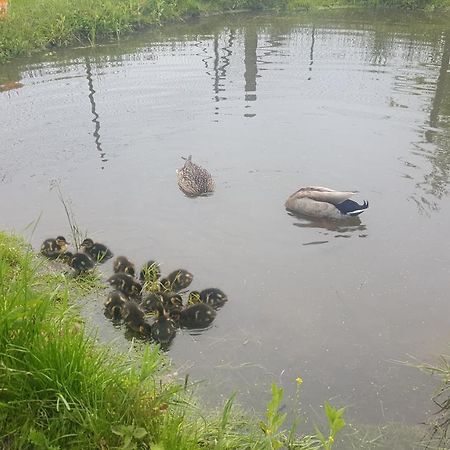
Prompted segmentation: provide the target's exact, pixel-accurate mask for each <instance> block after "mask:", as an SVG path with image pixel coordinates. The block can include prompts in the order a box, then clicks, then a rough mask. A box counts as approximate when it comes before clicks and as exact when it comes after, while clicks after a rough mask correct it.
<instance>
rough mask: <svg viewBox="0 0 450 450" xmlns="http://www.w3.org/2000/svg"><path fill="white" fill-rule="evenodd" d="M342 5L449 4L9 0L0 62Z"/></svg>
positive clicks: (408, 0) (406, 3) (408, 4)
mask: <svg viewBox="0 0 450 450" xmlns="http://www.w3.org/2000/svg"><path fill="white" fill-rule="evenodd" d="M345 5H357V6H394V7H400V8H433V7H440V8H449V7H450V0H101V1H100V0H77V1H73V0H10V5H9V10H8V14H7V15H6V16H5V17H3V18H0V63H1V62H5V61H7V60H8V59H11V58H13V57H16V56H20V55H26V54H29V53H31V52H33V51H37V50H42V49H46V48H52V47H62V46H66V45H69V44H74V43H77V42H78V43H80V42H81V43H90V44H91V45H94V44H95V43H96V42H97V40H98V39H99V38H102V39H105V38H115V39H118V38H120V36H121V35H122V34H124V33H128V32H130V31H132V30H137V29H140V28H143V27H147V26H150V25H159V24H162V23H165V22H169V21H174V20H182V19H183V18H186V17H190V16H198V15H200V14H204V13H208V12H213V11H214V12H221V11H229V10H240V9H247V10H248V9H250V10H260V9H276V10H283V9H298V8H305V9H311V8H316V7H324V6H325V7H333V6H345Z"/></svg>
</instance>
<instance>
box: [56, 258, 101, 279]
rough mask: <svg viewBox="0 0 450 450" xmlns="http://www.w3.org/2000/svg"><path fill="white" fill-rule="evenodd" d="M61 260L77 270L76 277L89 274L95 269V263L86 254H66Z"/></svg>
mask: <svg viewBox="0 0 450 450" xmlns="http://www.w3.org/2000/svg"><path fill="white" fill-rule="evenodd" d="M60 258H61V259H62V260H63V261H64V262H66V263H67V264H68V265H69V266H70V267H72V269H74V270H75V276H78V275H81V274H84V273H86V272H89V271H90V270H92V269H93V268H94V267H95V264H94V261H92V259H91V258H89V256H88V255H86V254H85V253H75V254H73V253H71V252H65V253H63V254H62V255H61V256H60Z"/></svg>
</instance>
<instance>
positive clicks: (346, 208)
mask: <svg viewBox="0 0 450 450" xmlns="http://www.w3.org/2000/svg"><path fill="white" fill-rule="evenodd" d="M354 194H356V192H353V191H334V190H333V189H329V188H326V187H321V186H310V187H304V188H300V189H299V190H298V191H296V192H294V193H293V194H292V195H291V196H289V198H288V199H287V200H286V203H285V207H286V209H287V210H289V211H292V212H294V213H297V214H302V215H305V216H309V217H313V218H329V219H343V218H346V217H352V216H357V215H359V214H361V213H362V212H363V211H364V210H365V209H367V208H368V207H369V203H368V202H366V201H364V203H363V204H362V205H360V204H358V203H356V202H355V201H353V200H349V197H351V196H352V195H354Z"/></svg>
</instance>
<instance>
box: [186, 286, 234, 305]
mask: <svg viewBox="0 0 450 450" xmlns="http://www.w3.org/2000/svg"><path fill="white" fill-rule="evenodd" d="M199 301H200V302H202V303H206V304H207V305H209V306H211V307H212V308H214V309H219V308H221V307H222V306H223V305H224V304H225V303H226V302H227V301H228V297H227V296H226V295H225V293H224V292H223V291H221V290H220V289H217V288H207V289H203V291H201V292H198V291H192V292H191V293H190V294H189V299H188V303H198V302H199Z"/></svg>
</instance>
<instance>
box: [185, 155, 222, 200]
mask: <svg viewBox="0 0 450 450" xmlns="http://www.w3.org/2000/svg"><path fill="white" fill-rule="evenodd" d="M183 159H184V160H185V163H184V166H183V167H182V168H181V169H179V170H177V177H178V187H179V188H180V189H181V191H182V192H183V193H184V194H185V195H187V196H188V197H197V196H199V195H205V194H208V193H210V192H213V191H214V181H213V178H212V176H211V174H210V173H209V172H208V171H207V170H206V169H204V168H203V167H200V166H198V165H197V164H194V163H193V162H192V155H189V157H188V158H184V157H183Z"/></svg>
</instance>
